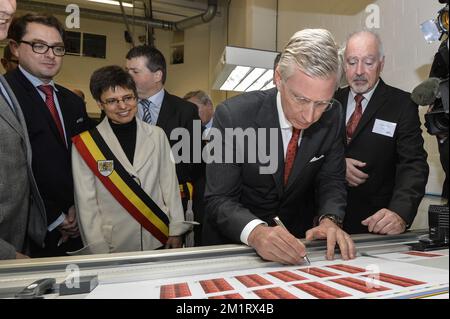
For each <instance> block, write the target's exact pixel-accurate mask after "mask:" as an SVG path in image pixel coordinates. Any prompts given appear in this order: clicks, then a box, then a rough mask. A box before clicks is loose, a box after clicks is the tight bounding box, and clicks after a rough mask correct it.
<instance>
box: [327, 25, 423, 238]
mask: <svg viewBox="0 0 450 319" xmlns="http://www.w3.org/2000/svg"><path fill="white" fill-rule="evenodd" d="M344 59H345V61H344V63H345V74H346V78H347V82H348V83H349V85H350V87H347V88H344V89H342V90H339V91H338V92H337V94H336V98H337V99H338V100H339V101H340V102H341V103H342V104H343V105H345V106H346V107H345V110H346V115H347V116H346V137H347V138H346V139H347V146H346V164H347V174H346V178H347V182H348V199H347V211H346V215H345V220H344V229H345V230H346V231H348V232H349V233H365V232H371V233H377V234H389V235H393V234H399V233H402V232H404V231H405V230H406V229H407V228H408V227H409V226H410V225H411V224H412V222H413V220H414V217H415V216H416V213H417V209H418V207H419V204H420V201H421V200H422V197H423V195H424V193H425V185H426V183H427V178H428V165H427V154H426V152H425V150H424V148H423V138H422V134H421V133H422V132H421V129H420V120H419V116H418V110H417V105H415V104H414V103H413V102H412V101H411V99H410V94H409V93H407V92H404V91H401V90H399V89H397V88H394V87H392V86H389V85H387V84H386V83H384V81H383V80H382V79H381V78H380V73H381V71H382V70H383V66H384V54H383V47H382V43H381V40H380V38H379V36H378V35H377V34H375V33H372V32H368V31H363V32H357V33H355V34H353V35H351V36H350V37H349V38H348V40H347V44H346V49H345V57H344Z"/></svg>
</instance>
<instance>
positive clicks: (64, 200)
mask: <svg viewBox="0 0 450 319" xmlns="http://www.w3.org/2000/svg"><path fill="white" fill-rule="evenodd" d="M5 78H6V80H7V81H8V83H9V85H10V86H11V89H12V90H13V91H14V93H15V95H16V97H17V98H18V101H19V104H20V106H21V107H22V111H23V114H24V117H25V121H26V124H27V127H28V134H29V138H30V143H31V148H32V151H33V161H32V163H33V165H32V167H33V172H34V176H35V178H36V182H37V185H38V188H39V191H40V193H41V195H42V199H43V200H44V204H45V208H46V211H47V223H48V225H50V224H51V223H53V222H54V221H55V220H56V219H57V218H58V217H59V216H60V215H61V214H62V213H67V210H68V209H69V208H70V207H71V206H72V205H73V204H74V199H73V180H72V168H71V164H70V147H71V137H73V136H75V135H78V134H79V133H81V132H83V131H85V130H87V129H89V120H88V116H87V114H86V111H85V110H84V106H83V102H82V100H81V99H80V98H79V97H78V96H77V95H75V94H74V93H72V92H71V91H69V90H68V89H66V88H64V87H62V86H59V85H56V87H57V89H58V92H55V94H56V97H57V99H58V102H59V105H60V107H61V113H62V117H63V122H64V127H65V130H66V136H67V141H66V142H67V145H68V147H67V146H66V144H65V143H64V141H63V140H62V139H61V137H60V135H59V133H58V129H57V127H56V124H55V122H54V120H53V118H52V116H51V114H50V111H49V110H48V108H47V105H46V104H45V102H44V100H43V99H42V98H41V96H40V95H39V93H38V91H37V89H35V88H34V87H33V85H32V84H31V82H30V81H29V80H28V79H27V78H26V77H25V75H24V74H23V73H22V72H21V71H20V69H19V68H17V69H16V70H14V71H11V72H9V73H8V74H6V76H5ZM52 233H56V231H54V232H52ZM57 237H59V236H57ZM57 237H55V238H54V239H52V241H53V243H48V244H47V246H48V248H49V249H50V248H51V247H49V245H52V244H55V245H56V242H57V240H58V239H57Z"/></svg>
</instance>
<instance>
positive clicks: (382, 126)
mask: <svg viewBox="0 0 450 319" xmlns="http://www.w3.org/2000/svg"><path fill="white" fill-rule="evenodd" d="M396 127H397V123H392V122H388V121H383V120H378V119H376V120H375V124H374V125H373V130H372V132H373V133H377V134H381V135H384V136H389V137H393V136H394V133H395V128H396Z"/></svg>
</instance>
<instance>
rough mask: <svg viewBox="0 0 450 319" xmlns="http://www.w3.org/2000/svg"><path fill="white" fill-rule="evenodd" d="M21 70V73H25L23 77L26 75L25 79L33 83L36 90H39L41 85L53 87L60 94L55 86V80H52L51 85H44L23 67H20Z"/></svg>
mask: <svg viewBox="0 0 450 319" xmlns="http://www.w3.org/2000/svg"><path fill="white" fill-rule="evenodd" d="M19 69H20V71H21V72H22V73H23V75H25V77H26V78H27V79H28V81H30V82H31V84H33V86H34V87H35V88H37V87H38V86H40V85H51V86H52V87H53V90H54V91H55V92H58V89H57V88H56V86H55V82H54V81H53V80H51V81H50V82H49V83H44V82H42V80H41V79H39V78H37V77H35V76H34V75H33V74H31V73H30V72H28V71H26V70H25V69H24V68H23V67H22V66H21V65H19Z"/></svg>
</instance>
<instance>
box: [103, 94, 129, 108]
mask: <svg viewBox="0 0 450 319" xmlns="http://www.w3.org/2000/svg"><path fill="white" fill-rule="evenodd" d="M120 102H123V103H124V104H126V105H133V103H135V102H136V97H135V96H134V95H125V96H122V99H106V100H105V102H102V101H100V103H102V104H103V105H108V106H110V107H114V106H119V105H120Z"/></svg>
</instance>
